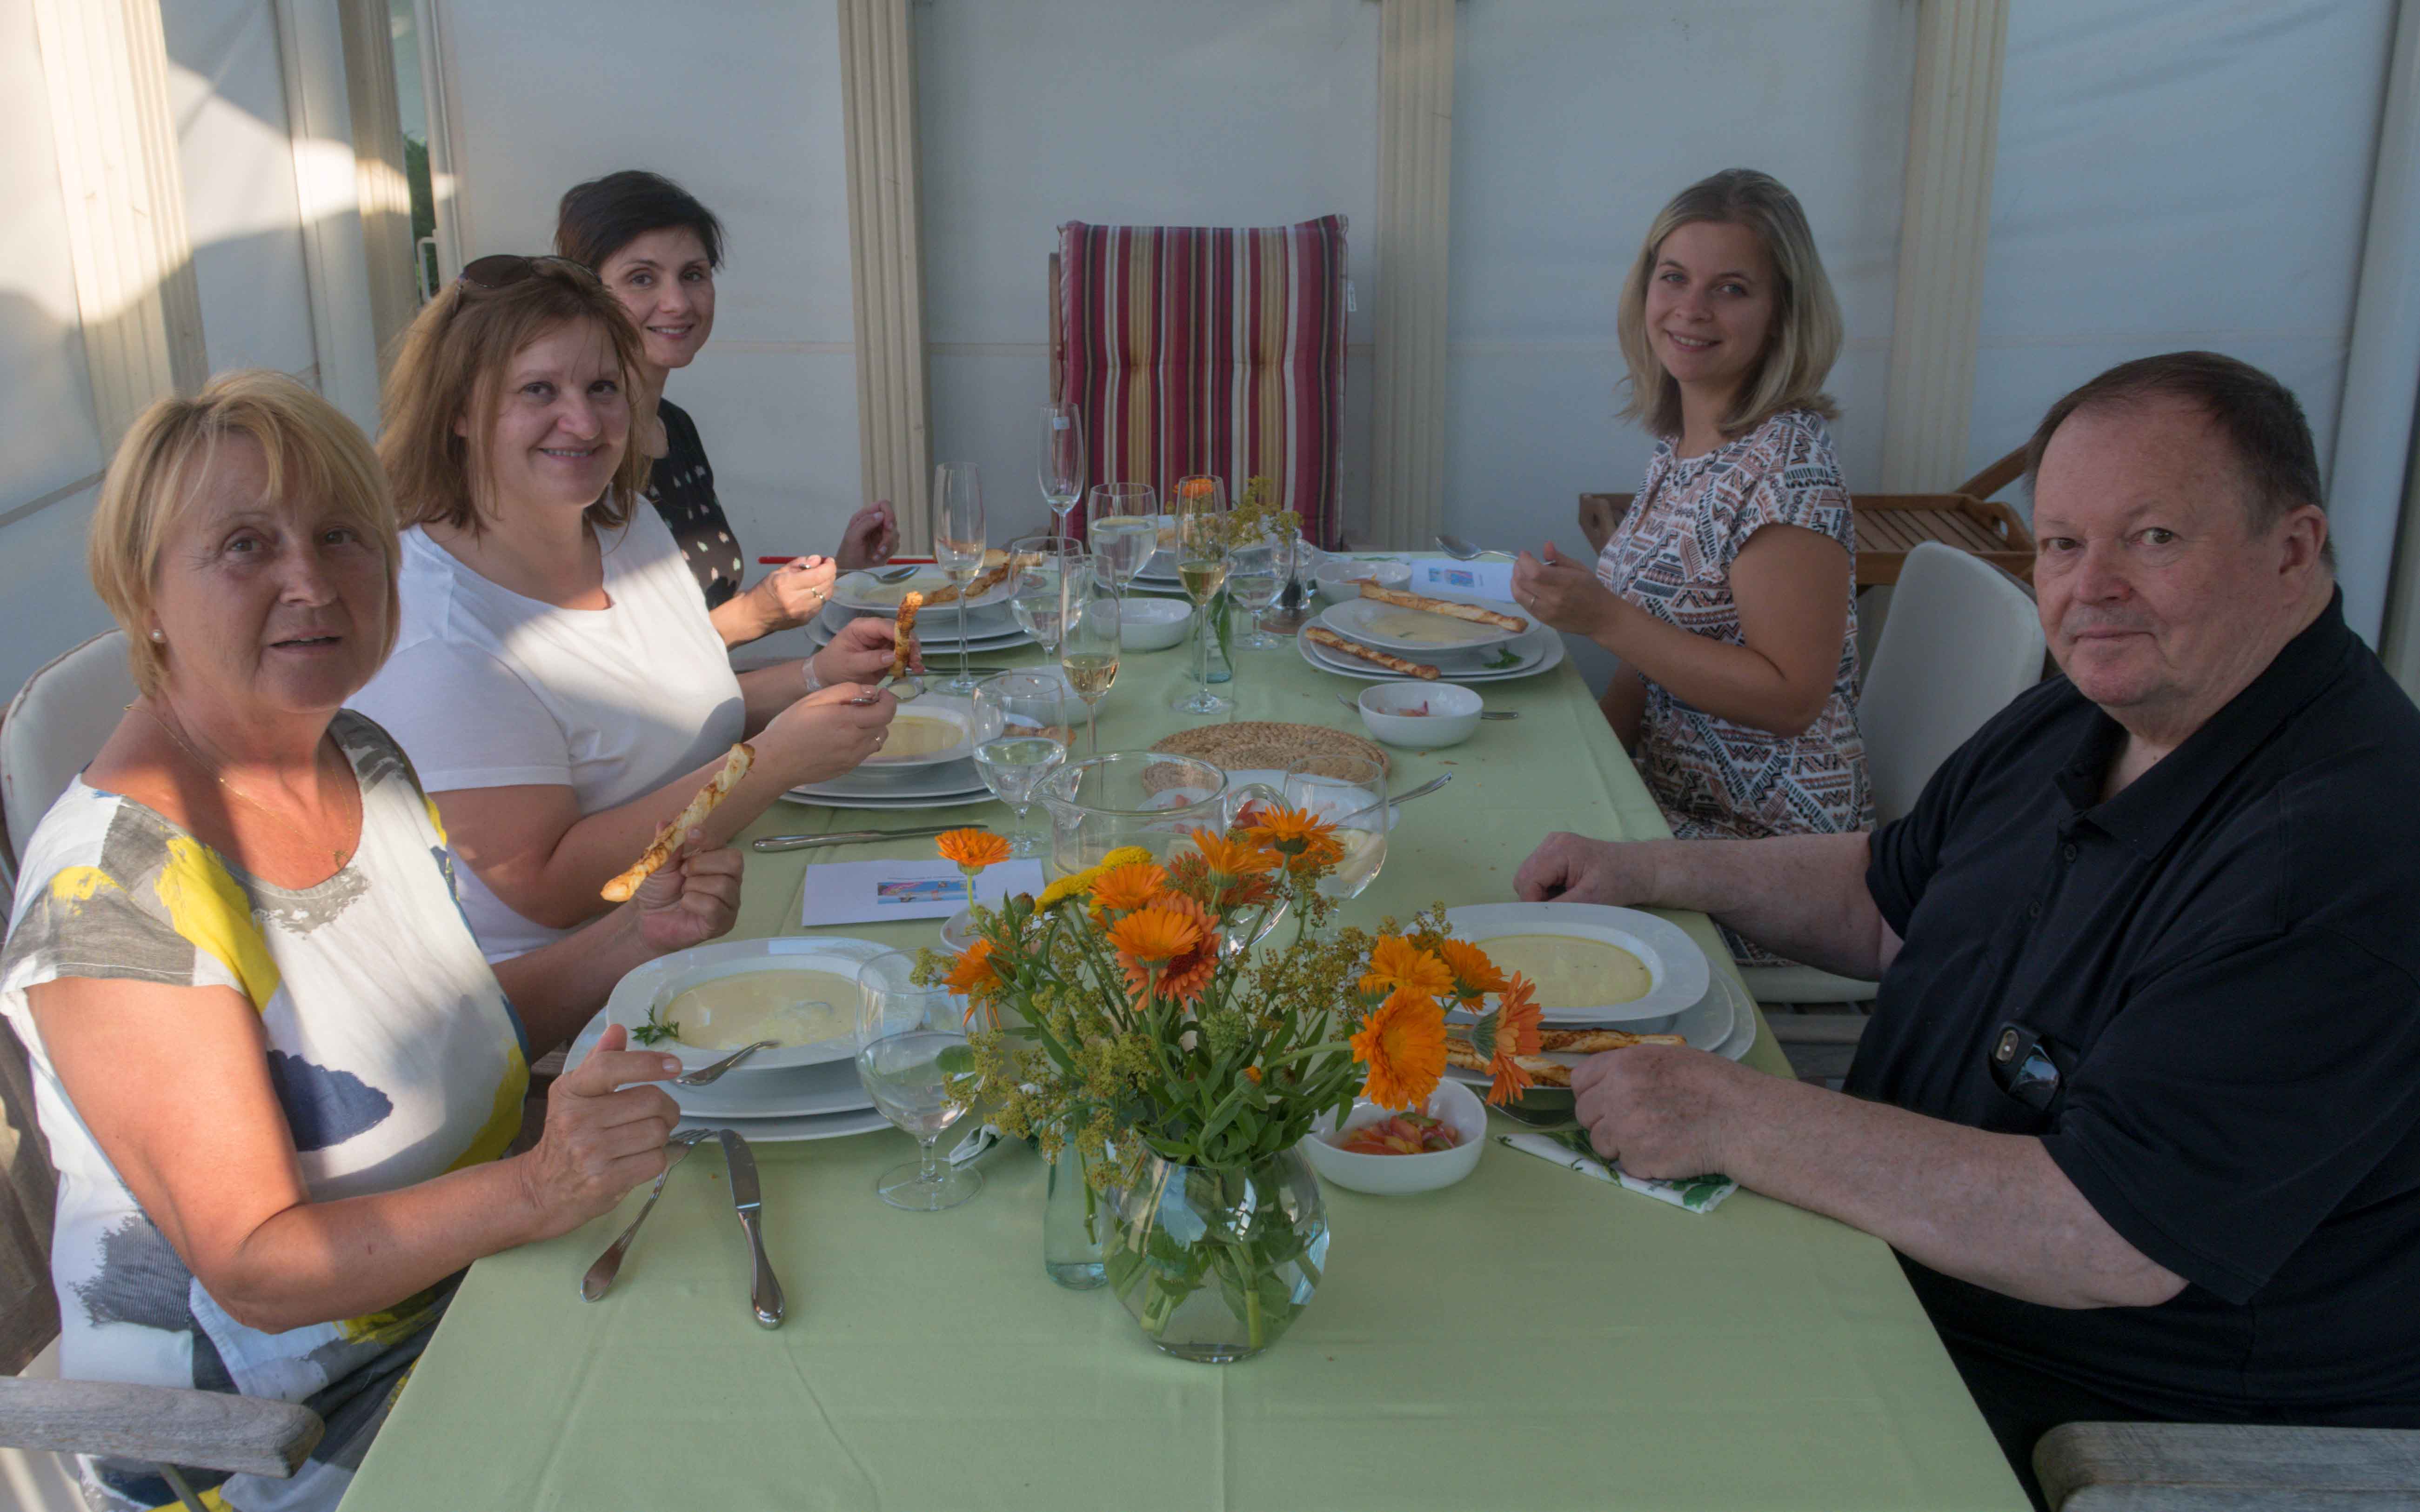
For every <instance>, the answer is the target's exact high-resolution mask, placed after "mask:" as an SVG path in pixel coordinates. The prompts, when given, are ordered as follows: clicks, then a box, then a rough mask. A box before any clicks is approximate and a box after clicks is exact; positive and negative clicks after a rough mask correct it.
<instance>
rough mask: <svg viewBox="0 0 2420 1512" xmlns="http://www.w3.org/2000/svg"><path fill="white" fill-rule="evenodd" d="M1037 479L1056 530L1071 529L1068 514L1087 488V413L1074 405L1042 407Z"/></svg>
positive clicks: (1055, 531) (1074, 510)
mask: <svg viewBox="0 0 2420 1512" xmlns="http://www.w3.org/2000/svg"><path fill="white" fill-rule="evenodd" d="M1034 480H1035V481H1036V482H1037V483H1039V484H1041V486H1042V499H1043V501H1044V502H1045V503H1047V504H1048V505H1049V506H1050V528H1051V532H1052V533H1054V534H1058V535H1065V534H1068V533H1070V532H1069V531H1068V529H1067V521H1068V517H1069V516H1071V515H1073V514H1074V513H1075V512H1076V501H1077V500H1078V499H1079V498H1081V497H1082V496H1083V492H1084V417H1083V416H1082V415H1081V414H1078V412H1077V409H1076V407H1075V406H1074V405H1072V404H1046V405H1044V406H1043V407H1042V465H1041V466H1040V467H1039V468H1037V469H1035V471H1034Z"/></svg>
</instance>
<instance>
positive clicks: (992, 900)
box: [799, 860, 1042, 927]
mask: <svg viewBox="0 0 2420 1512" xmlns="http://www.w3.org/2000/svg"><path fill="white" fill-rule="evenodd" d="M1041 890H1042V863H1041V862H1040V861H1038V860H1029V861H1003V862H1001V864H1000V865H998V866H991V867H985V869H984V870H983V871H982V872H979V873H977V874H976V877H975V897H974V901H975V902H976V903H985V904H988V905H990V906H992V907H995V908H997V907H999V906H1000V902H1001V899H1003V898H1005V897H1007V896H1008V895H1009V894H1010V893H1013V892H1040V891H1041ZM966 905H967V879H966V873H964V872H960V871H959V870H958V868H957V863H956V862H954V861H946V860H937V861H828V862H824V863H823V864H821V865H817V866H811V867H809V868H807V880H806V885H805V887H803V888H802V889H801V890H800V892H799V922H800V923H802V924H805V925H808V926H810V927H813V926H816V925H822V924H879V923H884V922H887V921H888V920H891V919H894V918H949V917H950V916H951V915H952V914H954V913H956V912H957V911H958V910H959V909H961V908H964V907H965V906H966Z"/></svg>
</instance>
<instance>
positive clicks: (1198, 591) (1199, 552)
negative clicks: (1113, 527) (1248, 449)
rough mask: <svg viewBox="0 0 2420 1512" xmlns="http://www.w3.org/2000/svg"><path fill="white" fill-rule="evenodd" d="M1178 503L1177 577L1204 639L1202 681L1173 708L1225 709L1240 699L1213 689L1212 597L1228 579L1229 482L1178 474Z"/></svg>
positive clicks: (1197, 671)
mask: <svg viewBox="0 0 2420 1512" xmlns="http://www.w3.org/2000/svg"><path fill="white" fill-rule="evenodd" d="M1175 504H1176V578H1177V580H1178V581H1179V582H1181V583H1183V584H1184V585H1185V596H1186V597H1187V598H1190V599H1191V600H1193V608H1194V629H1195V632H1196V633H1197V634H1198V635H1200V636H1201V638H1202V640H1201V645H1200V647H1199V648H1198V650H1197V653H1196V655H1195V656H1194V658H1193V679H1194V681H1195V682H1196V683H1198V684H1199V685H1201V686H1199V687H1196V688H1195V689H1194V690H1193V692H1192V694H1191V695H1190V696H1188V697H1186V698H1181V699H1179V700H1177V701H1176V702H1175V703H1173V704H1171V708H1173V709H1174V710H1175V711H1176V712H1177V713H1179V714H1224V713H1226V712H1227V711H1228V710H1230V709H1232V708H1233V707H1234V706H1235V703H1234V701H1233V699H1227V698H1221V697H1220V696H1219V695H1218V694H1217V693H1214V692H1212V691H1211V690H1210V638H1211V637H1212V636H1213V635H1216V634H1217V633H1218V627H1217V626H1216V625H1213V624H1212V623H1211V618H1212V616H1213V614H1214V613H1215V612H1217V610H1216V609H1214V608H1213V604H1212V601H1213V600H1214V599H1216V598H1217V597H1218V590H1219V589H1221V588H1223V587H1225V586H1226V583H1227V527H1228V523H1229V520H1230V516H1229V514H1228V510H1227V485H1226V484H1225V483H1224V482H1223V481H1221V480H1220V479H1218V478H1215V477H1212V476H1210V475H1209V474H1207V473H1196V474H1194V475H1192V476H1190V477H1185V478H1179V479H1177V480H1176V499H1175Z"/></svg>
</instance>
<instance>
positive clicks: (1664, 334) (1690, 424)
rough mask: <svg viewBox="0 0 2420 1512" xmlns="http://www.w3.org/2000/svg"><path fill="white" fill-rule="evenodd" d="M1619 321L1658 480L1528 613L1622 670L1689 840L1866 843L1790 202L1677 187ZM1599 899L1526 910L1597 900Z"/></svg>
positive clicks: (1575, 889) (1709, 182) (1523, 577)
mask: <svg viewBox="0 0 2420 1512" xmlns="http://www.w3.org/2000/svg"><path fill="white" fill-rule="evenodd" d="M1620 324H1621V350H1622V356H1623V358H1624V359H1625V360H1626V362H1627V363H1628V365H1629V368H1630V383H1631V397H1630V406H1629V409H1628V410H1627V411H1626V412H1627V413H1629V414H1632V415H1636V416H1637V417H1639V418H1640V419H1641V420H1642V421H1643V422H1644V424H1646V425H1647V427H1648V429H1649V430H1650V431H1651V432H1652V433H1653V434H1654V436H1655V438H1656V447H1655V455H1654V458H1653V460H1652V461H1651V462H1650V463H1649V464H1648V468H1647V479H1646V482H1645V483H1643V484H1642V485H1641V486H1640V487H1639V491H1638V495H1637V500H1636V501H1634V502H1633V503H1632V505H1631V507H1630V512H1629V513H1628V514H1627V515H1625V516H1624V517H1622V519H1621V523H1620V525H1619V526H1618V527H1617V528H1616V529H1615V531H1614V533H1613V536H1612V538H1611V539H1610V540H1608V541H1607V542H1606V547H1605V550H1604V552H1603V554H1602V555H1601V556H1600V557H1599V558H1598V560H1597V562H1596V564H1595V570H1594V571H1593V572H1591V571H1590V570H1589V569H1588V568H1587V567H1585V566H1583V565H1581V564H1579V563H1574V562H1572V561H1570V560H1569V559H1567V558H1565V557H1563V556H1562V554H1561V553H1559V551H1557V550H1556V549H1555V548H1554V547H1553V546H1551V545H1549V546H1547V547H1546V548H1544V551H1543V552H1542V553H1541V555H1540V556H1536V557H1532V556H1530V555H1528V553H1526V552H1525V553H1523V554H1522V556H1521V559H1520V561H1519V562H1518V563H1516V564H1515V566H1514V569H1513V576H1512V583H1513V596H1514V597H1515V598H1516V599H1517V600H1519V601H1520V603H1521V604H1522V605H1524V606H1525V607H1527V608H1528V609H1530V610H1531V611H1532V612H1534V613H1536V614H1537V615H1538V616H1539V617H1540V618H1541V619H1543V620H1544V621H1545V622H1546V623H1547V624H1549V625H1554V626H1555V627H1556V628H1557V629H1560V630H1568V631H1571V632H1574V633H1575V634H1580V635H1585V636H1587V637H1589V638H1590V640H1594V641H1595V642H1596V643H1597V644H1599V645H1601V646H1604V647H1605V648H1606V650H1608V651H1610V652H1612V653H1613V654H1614V655H1615V656H1618V657H1620V658H1621V666H1620V667H1619V668H1618V669H1617V670H1616V671H1615V674H1614V678H1613V683H1612V686H1611V687H1609V688H1608V689H1607V691H1606V697H1605V710H1606V717H1607V718H1608V719H1610V720H1611V721H1612V723H1613V727H1614V730H1615V732H1616V733H1618V734H1619V735H1620V736H1621V740H1622V743H1623V744H1624V745H1626V746H1629V747H1630V748H1632V751H1633V754H1634V756H1635V758H1636V759H1637V763H1638V767H1639V773H1640V775H1641V776H1642V777H1643V778H1644V779H1645V780H1646V782H1647V786H1648V788H1649V790H1650V791H1651V792H1652V793H1653V794H1654V795H1655V800H1656V802H1657V804H1658V805H1659V806H1660V807H1661V808H1662V809H1663V810H1664V815H1665V818H1666V819H1667V820H1668V821H1669V822H1670V824H1671V825H1672V832H1673V833H1674V834H1675V835H1676V836H1678V837H1680V838H1681V839H1683V840H1696V839H1730V840H1754V839H1761V838H1762V837H1765V836H1769V835H1792V834H1830V833H1838V832H1840V831H1844V830H1853V829H1860V828H1865V827H1868V826H1869V825H1871V824H1872V823H1873V806H1872V801H1871V798H1870V797H1869V794H1868V791H1867V777H1866V749H1865V742H1864V741H1863V740H1862V739H1861V738H1860V737H1859V735H1858V733H1857V721H1856V712H1855V711H1856V702H1857V610H1856V600H1855V596H1854V594H1855V577H1856V574H1855V560H1854V552H1855V549H1856V543H1855V536H1854V530H1853V526H1852V524H1851V519H1850V513H1849V495H1848V490H1847V489H1846V488H1845V487H1844V486H1842V484H1841V481H1840V468H1839V463H1838V460H1837V459H1836V458H1835V457H1834V456H1833V454H1832V439H1831V436H1830V434H1829V433H1828V432H1827V431H1826V430H1825V429H1824V424H1823V422H1824V420H1825V419H1826V418H1827V417H1829V416H1831V415H1832V414H1833V413H1834V409H1833V406H1832V402H1831V400H1830V399H1829V398H1828V397H1826V396H1825V395H1824V393H1823V378H1824V376H1825V375H1826V374H1827V373H1829V372H1830V370H1831V366H1832V361H1833V358H1834V357H1835V356H1836V355H1837V354H1838V351H1839V347H1840V315H1839V308H1838V304H1837V303H1836V302H1835V301H1834V299H1833V297H1832V286H1831V283H1830V281H1829V280H1827V279H1826V278H1825V277H1824V275H1823V262H1822V260H1821V259H1820V258H1819V257H1818V256H1817V255H1816V252H1815V241H1814V237H1813V235H1812V233H1810V232H1809V231H1808V229H1807V217H1806V213H1805V212H1804V211H1803V210H1801V209H1800V208H1799V205H1798V200H1797V198H1796V196H1794V195H1792V193H1790V191H1789V190H1787V189H1785V188H1783V187H1782V186H1781V185H1780V184H1779V183H1778V182H1776V180H1774V179H1773V178H1771V177H1767V176H1766V175H1764V174H1761V173H1755V172H1752V171H1750V170H1747V169H1741V168H1734V169H1730V170H1727V171H1725V172H1723V173H1719V174H1716V175H1714V177H1711V178H1707V179H1704V180H1702V181H1701V182H1699V183H1696V184H1692V185H1691V186H1690V187H1689V188H1687V189H1685V190H1683V191H1682V192H1681V193H1680V194H1679V195H1678V196H1677V197H1675V198H1674V199H1673V201H1672V202H1671V203H1670V204H1669V205H1668V206H1666V207H1665V208H1664V211H1663V213H1662V214H1660V215H1658V216H1657V217H1656V218H1655V222H1654V224H1653V225H1652V226H1651V227H1650V228H1649V230H1648V234H1647V239H1646V242H1645V244H1644V245H1643V246H1642V247H1641V248H1640V250H1639V254H1638V258H1637V261H1636V262H1635V263H1634V264H1633V265H1632V267H1631V270H1630V277H1629V280H1628V282H1627V283H1626V284H1625V285H1624V287H1623V290H1622V298H1621V320H1620ZM1561 839H1562V837H1555V838H1551V839H1549V840H1548V841H1546V843H1545V845H1544V846H1543V847H1541V849H1542V850H1546V849H1551V848H1553V847H1555V846H1556V845H1558V844H1559V842H1560V841H1561ZM1545 874H1546V875H1547V876H1549V877H1550V878H1551V877H1552V876H1554V875H1556V873H1554V872H1551V871H1548V872H1546V873H1545ZM1584 883H1585V879H1584V878H1582V877H1578V876H1572V877H1570V878H1568V879H1567V884H1566V886H1567V888H1568V890H1562V891H1559V892H1558V891H1556V890H1555V889H1554V887H1553V885H1552V883H1551V881H1550V882H1548V883H1547V884H1544V885H1542V886H1541V887H1535V888H1533V889H1532V890H1537V891H1539V892H1540V893H1541V895H1542V896H1548V895H1551V896H1560V897H1566V898H1570V899H1572V900H1573V901H1575V902H1577V901H1584V895H1585V886H1584ZM1737 944H1738V942H1736V941H1735V942H1734V945H1735V947H1736V946H1737ZM1743 959H1745V960H1749V961H1752V962H1756V963H1758V964H1771V963H1772V962H1773V960H1774V958H1772V957H1770V956H1766V955H1764V954H1762V953H1761V952H1758V951H1754V950H1753V949H1748V950H1746V951H1744V952H1743Z"/></svg>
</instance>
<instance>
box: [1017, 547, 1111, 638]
mask: <svg viewBox="0 0 2420 1512" xmlns="http://www.w3.org/2000/svg"><path fill="white" fill-rule="evenodd" d="M1092 570H1093V558H1092V555H1091V553H1089V552H1087V551H1086V550H1085V549H1084V544H1083V543H1082V542H1081V541H1077V540H1072V539H1070V538H1068V537H1067V536H1063V535H1021V536H1019V537H1017V538H1016V541H1014V542H1012V543H1011V544H1010V546H1009V548H1008V581H1009V590H1008V593H1009V597H1008V608H1009V612H1011V613H1012V614H1015V615H1016V625H1017V628H1018V629H1021V630H1023V631H1024V632H1025V633H1026V634H1027V635H1030V636H1032V637H1033V639H1034V641H1035V643H1036V644H1038V645H1040V646H1041V647H1042V654H1043V655H1044V656H1048V657H1050V658H1051V659H1052V660H1054V661H1055V660H1057V659H1058V656H1059V600H1060V592H1059V584H1060V583H1061V581H1062V580H1063V579H1065V577H1066V575H1067V574H1069V573H1071V572H1080V573H1090V572H1091V571H1092Z"/></svg>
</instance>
